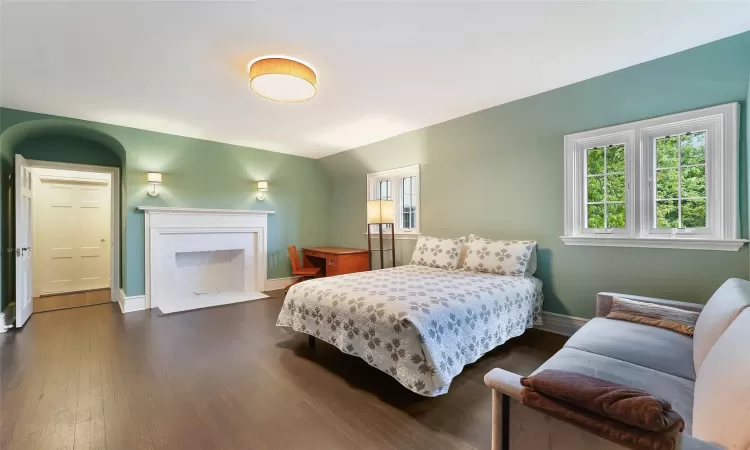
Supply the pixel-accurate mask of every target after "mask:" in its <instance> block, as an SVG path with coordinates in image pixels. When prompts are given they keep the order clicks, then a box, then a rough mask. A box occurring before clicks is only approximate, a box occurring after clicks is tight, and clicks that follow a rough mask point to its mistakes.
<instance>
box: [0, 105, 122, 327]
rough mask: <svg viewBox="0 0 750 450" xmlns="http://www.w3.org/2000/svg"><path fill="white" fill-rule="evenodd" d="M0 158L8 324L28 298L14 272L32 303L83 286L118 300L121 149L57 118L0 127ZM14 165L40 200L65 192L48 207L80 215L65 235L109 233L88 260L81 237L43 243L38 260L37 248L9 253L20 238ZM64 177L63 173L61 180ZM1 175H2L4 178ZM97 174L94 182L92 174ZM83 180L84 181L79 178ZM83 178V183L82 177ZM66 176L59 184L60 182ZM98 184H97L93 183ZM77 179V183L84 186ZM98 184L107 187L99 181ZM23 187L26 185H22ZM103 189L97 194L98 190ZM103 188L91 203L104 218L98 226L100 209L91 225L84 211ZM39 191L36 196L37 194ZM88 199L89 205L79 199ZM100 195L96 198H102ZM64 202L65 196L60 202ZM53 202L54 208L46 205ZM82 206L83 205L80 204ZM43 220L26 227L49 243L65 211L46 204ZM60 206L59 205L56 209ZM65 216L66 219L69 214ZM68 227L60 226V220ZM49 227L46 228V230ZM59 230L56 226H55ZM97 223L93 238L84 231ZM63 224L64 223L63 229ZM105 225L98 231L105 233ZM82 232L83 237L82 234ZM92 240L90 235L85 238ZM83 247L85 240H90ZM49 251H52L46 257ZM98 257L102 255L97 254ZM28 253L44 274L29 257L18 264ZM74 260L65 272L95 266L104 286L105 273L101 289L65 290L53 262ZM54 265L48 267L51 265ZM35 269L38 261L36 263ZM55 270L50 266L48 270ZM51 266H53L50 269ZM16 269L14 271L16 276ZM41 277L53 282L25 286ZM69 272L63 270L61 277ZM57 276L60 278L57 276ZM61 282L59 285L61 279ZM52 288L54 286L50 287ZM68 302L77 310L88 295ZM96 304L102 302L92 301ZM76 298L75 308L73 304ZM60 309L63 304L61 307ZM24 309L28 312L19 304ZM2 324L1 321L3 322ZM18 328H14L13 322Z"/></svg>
mask: <svg viewBox="0 0 750 450" xmlns="http://www.w3.org/2000/svg"><path fill="white" fill-rule="evenodd" d="M0 151H2V163H3V166H4V167H2V169H3V170H2V173H3V176H2V184H3V192H4V193H6V195H4V196H3V197H4V198H3V206H4V207H3V208H2V216H3V217H2V219H3V220H2V222H3V229H2V238H3V248H5V249H8V250H13V251H7V252H3V256H4V257H3V260H4V261H3V264H2V288H3V289H2V290H3V291H4V292H5V301H4V302H3V303H4V304H3V309H5V307H6V305H8V304H11V303H16V305H15V306H16V308H15V311H12V312H11V314H13V313H15V314H14V315H15V316H16V317H18V316H19V306H22V305H24V304H23V303H21V300H22V299H28V293H24V292H20V291H19V288H18V286H23V283H20V284H19V281H18V280H19V276H20V274H19V273H20V271H21V270H23V269H24V267H25V268H27V269H28V268H30V270H31V274H32V277H31V280H32V283H31V284H30V285H29V287H28V289H29V290H31V294H32V297H37V298H38V297H39V296H41V295H45V294H54V293H55V291H59V292H60V293H62V292H78V290H81V289H84V288H86V287H91V288H94V287H98V288H99V290H100V291H105V290H106V291H107V294H106V297H107V300H116V299H117V298H119V289H120V284H121V278H122V277H121V275H122V269H121V267H122V264H121V261H122V239H121V234H122V230H123V228H122V207H121V205H122V204H124V199H123V189H122V186H123V180H122V176H121V175H122V168H123V167H124V166H125V149H124V148H123V146H122V145H121V144H120V143H119V141H117V140H116V139H114V138H113V137H112V136H110V135H108V134H106V133H103V132H101V131H99V130H96V129H93V128H90V127H88V126H85V125H81V124H78V123H71V122H69V121H66V120H64V119H49V120H38V121H32V122H26V123H22V124H18V125H16V126H13V127H11V128H8V129H7V130H6V131H5V132H4V133H3V134H2V136H0ZM17 155H18V156H20V157H21V160H25V161H27V163H24V165H25V166H28V174H29V178H30V179H33V180H36V181H34V183H37V184H35V186H37V187H38V188H40V187H43V188H44V189H43V192H45V193H46V194H45V195H48V194H49V192H57V193H61V192H62V193H68V194H70V195H69V196H68V197H69V198H67V200H66V199H64V198H62V197H60V198H58V199H57V200H55V201H62V202H63V203H65V201H68V203H70V204H68V205H62V206H64V207H75V208H78V211H77V213H80V214H88V216H87V217H86V218H79V220H81V221H83V222H81V223H83V224H84V226H83V227H81V225H80V224H78V225H73V226H68V229H69V230H68V231H69V232H71V231H70V230H75V229H81V230H82V231H79V235H81V236H85V235H93V234H103V232H102V231H101V230H104V229H105V228H106V229H107V230H108V231H109V232H108V233H107V234H106V237H104V236H102V237H97V238H96V240H97V241H98V242H100V244H99V245H100V250H102V252H100V253H99V254H98V255H96V254H95V253H96V251H95V250H96V245H94V244H92V243H91V242H83V238H80V239H79V240H81V242H80V243H78V244H75V245H68V244H67V243H66V244H63V245H59V243H58V244H55V243H51V242H48V243H47V244H46V245H47V248H46V253H45V252H43V251H42V250H43V248H41V247H36V246H32V245H28V246H18V248H16V247H17V246H16V240H17V239H16V238H17V237H19V236H20V235H21V233H18V231H19V230H17V229H16V227H17V225H16V222H17V218H18V216H17V214H16V211H17V210H18V206H19V205H16V198H18V196H17V193H18V192H17V191H18V189H17V188H16V185H17V181H18V180H17V179H16V178H17V176H15V175H16V173H17V170H16V169H17V168H16V160H17V159H18V156H17ZM66 171H67V173H66ZM6 174H7V175H6ZM96 174H98V175H96ZM83 175H86V176H83ZM89 175H90V176H89ZM66 177H67V178H66ZM97 177H98V178H99V179H98V180H97V179H96V178H97ZM84 178H85V179H84ZM104 179H106V180H108V181H106V182H105V181H103V180H104ZM52 185H55V186H56V187H57V188H58V189H57V190H56V191H55V190H51V188H50V186H52ZM29 186H31V182H30V184H29ZM103 186H104V187H103ZM105 187H106V189H107V190H106V193H105V192H104V191H102V192H99V193H98V194H97V195H99V197H97V199H98V200H97V201H100V204H101V205H105V204H106V207H107V208H108V209H107V214H106V216H107V217H108V218H107V221H106V224H103V219H101V217H103V216H104V212H102V211H103V208H104V206H102V211H100V212H99V213H98V214H99V215H98V216H96V217H99V219H95V218H94V216H92V215H91V211H94V210H95V209H96V208H94V207H92V205H93V204H95V203H96V202H95V201H94V200H93V197H91V196H92V195H93V193H95V192H98V191H97V190H98V189H100V188H101V189H104V188H105ZM41 192H42V190H40V193H41ZM85 195H88V196H89V197H90V198H84V196H85ZM102 196H103V197H102ZM63 197H65V196H63ZM32 201H33V203H34V207H33V208H32V209H34V211H37V209H38V208H40V207H41V206H40V205H41V204H42V203H43V202H41V201H40V202H36V201H34V200H32ZM53 203H54V202H53ZM84 203H86V205H84ZM46 206H47V208H49V209H48V212H49V214H52V215H49V214H47V213H45V214H47V217H46V219H45V218H43V217H42V216H43V215H44V214H40V218H41V220H37V221H33V220H30V222H33V223H31V224H29V230H31V231H29V232H30V233H34V234H36V233H46V236H56V237H59V235H61V234H63V228H64V227H62V226H60V224H56V223H55V222H60V220H61V218H62V217H64V216H59V215H57V216H56V215H54V214H53V213H58V212H60V211H64V210H65V208H64V207H62V208H57V209H55V208H54V205H52V204H51V203H50V202H46ZM57 206H60V205H57ZM71 214H73V213H71ZM65 220H68V221H69V218H68V219H65ZM45 222H47V223H46V226H44V227H41V228H40V227H37V226H35V225H34V224H36V225H39V224H40V223H45ZM51 223H52V225H50V224H51ZM60 223H62V222H60ZM95 223H99V224H100V226H99V231H97V232H96V233H94V232H92V228H91V226H92V224H95ZM68 225H70V224H68ZM105 225H106V227H105ZM86 231H88V233H86ZM89 237H90V238H92V239H93V236H89ZM90 241H91V239H90ZM25 247H29V248H32V250H23V248H25ZM50 249H53V250H50ZM104 250H106V252H105V251H104ZM31 251H33V254H34V255H39V256H43V255H44V258H46V259H47V260H49V261H48V262H49V264H47V265H46V266H44V268H40V267H38V265H37V264H35V263H34V262H33V260H34V258H30V260H31V261H28V262H27V263H25V262H24V260H25V258H24V257H22V256H29V255H31V254H32V253H31ZM52 251H54V252H56V253H55V255H52V256H50V252H52ZM96 256H98V257H100V258H105V260H107V261H108V262H107V268H106V270H105V269H102V268H101V267H102V266H101V265H97V264H95V263H93V261H94V260H95V259H96V258H95V257H96ZM66 258H67V260H68V261H74V262H73V263H72V265H71V267H76V268H80V267H83V266H86V265H87V267H89V269H88V270H90V271H92V272H93V271H94V270H93V269H94V268H96V267H99V272H101V273H100V274H99V275H98V277H99V278H100V279H101V280H104V279H105V277H104V276H102V274H105V273H106V274H108V276H106V286H107V288H106V289H104V288H103V287H102V286H104V282H103V281H102V282H101V283H99V284H92V283H89V284H88V285H86V284H85V283H83V284H81V283H78V284H76V283H72V282H71V281H70V280H67V281H66V279H67V278H75V277H67V275H70V274H69V273H68V274H67V275H65V274H63V272H65V270H62V269H61V266H62V265H61V264H60V263H61V262H63V261H66ZM53 260H54V261H53ZM36 261H37V262H38V261H40V259H39V258H38V259H37V260H36ZM51 265H55V266H56V267H50V266H51ZM58 266H59V267H58ZM19 269H20V270H19ZM41 270H44V271H45V272H44V275H45V277H46V278H48V279H54V281H56V282H57V284H55V283H51V282H48V283H46V287H45V286H42V285H40V284H39V283H36V284H34V283H33V279H34V278H37V280H39V279H41V278H40V277H39V276H38V275H40V273H37V274H36V275H37V277H34V276H33V275H34V272H39V271H41ZM68 272H70V270H68ZM61 274H62V275H61ZM89 275H92V273H88V274H81V275H79V276H78V277H77V279H79V280H84V279H86V280H93V279H94V278H95V277H93V276H89ZM66 277H67V278H66ZM50 285H54V286H55V287H50ZM79 297H80V298H78V299H77V300H76V301H72V302H71V301H70V299H71V298H72V297H69V298H67V299H66V300H65V301H66V302H67V304H70V305H71V306H84V305H85V304H86V303H90V302H91V298H92V297H91V295H88V294H86V295H85V296H79ZM96 298H100V299H101V298H103V297H102V295H99V296H98V297H96ZM82 299H83V302H81V300H82ZM63 304H66V303H65V302H63ZM26 306H28V305H26ZM7 321H8V319H7V318H6V322H7ZM17 325H18V323H17Z"/></svg>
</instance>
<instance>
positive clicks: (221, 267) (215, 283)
mask: <svg viewBox="0 0 750 450" xmlns="http://www.w3.org/2000/svg"><path fill="white" fill-rule="evenodd" d="M175 270H176V272H177V273H176V275H177V282H178V283H177V288H178V290H179V293H180V295H182V296H191V295H195V296H201V295H209V294H223V293H233V292H243V291H244V290H245V279H244V274H245V251H244V250H243V249H235V250H212V251H191V252H177V253H175Z"/></svg>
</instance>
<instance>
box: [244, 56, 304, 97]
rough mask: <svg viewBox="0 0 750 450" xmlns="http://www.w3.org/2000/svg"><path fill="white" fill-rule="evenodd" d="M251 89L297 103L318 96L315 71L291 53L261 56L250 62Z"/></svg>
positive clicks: (260, 93) (266, 95)
mask: <svg viewBox="0 0 750 450" xmlns="http://www.w3.org/2000/svg"><path fill="white" fill-rule="evenodd" d="M247 71H248V74H249V76H250V89H252V90H253V91H254V92H255V93H256V94H258V95H260V96H261V97H263V98H267V99H269V100H274V101H277V102H285V103H294V102H304V101H305V100H310V99H311V98H313V97H314V96H315V84H316V83H317V81H318V77H317V74H316V73H315V70H314V69H313V68H312V67H310V66H309V65H307V64H306V63H304V62H302V61H300V60H298V59H294V58H290V57H288V56H262V57H260V58H256V59H254V60H252V61H250V63H248V65H247Z"/></svg>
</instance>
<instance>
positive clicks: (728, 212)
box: [560, 103, 747, 251]
mask: <svg viewBox="0 0 750 450" xmlns="http://www.w3.org/2000/svg"><path fill="white" fill-rule="evenodd" d="M738 118H739V105H738V104H737V103H730V104H726V105H720V106H714V107H710V108H705V109H700V110H695V111H689V112H684V113H679V114H673V115H669V116H663V117H657V118H654V119H647V120H642V121H638V122H632V123H628V124H623V125H616V126H613V127H608V128H602V129H598V130H591V131H586V132H582V133H576V134H571V135H567V136H565V190H564V201H565V219H564V220H565V230H564V233H565V234H564V236H561V237H560V239H562V241H563V242H564V243H565V244H566V245H591V246H615V247H651V248H685V249H701V250H725V251H736V250H739V249H740V248H742V246H743V245H744V243H745V242H747V240H745V239H739V226H738V224H739V180H738V173H739V160H738V144H739V142H738V141H739V134H738V130H739V128H738ZM703 130H705V131H707V133H706V141H705V152H706V224H707V226H706V227H705V228H694V229H658V228H655V227H653V226H652V224H653V223H654V220H655V211H654V207H655V200H654V199H655V195H656V194H655V192H656V183H655V182H654V181H655V180H653V179H652V178H653V174H654V173H655V167H654V165H655V149H654V142H655V140H656V139H657V138H660V137H664V136H670V135H671V136H674V135H678V134H682V133H685V132H689V131H690V132H695V131H703ZM621 143H624V144H625V174H626V175H625V176H626V179H625V183H626V194H625V211H626V226H625V228H619V229H588V228H586V187H587V185H586V181H587V171H586V151H587V149H589V148H592V147H600V146H607V145H615V144H621Z"/></svg>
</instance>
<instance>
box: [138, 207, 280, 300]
mask: <svg viewBox="0 0 750 450" xmlns="http://www.w3.org/2000/svg"><path fill="white" fill-rule="evenodd" d="M138 209H139V210H142V211H144V213H145V244H146V246H145V257H146V261H145V262H146V295H145V307H146V308H159V309H160V311H161V312H162V313H164V314H169V313H173V312H180V311H186V310H191V309H198V308H206V307H210V306H218V305H225V304H230V303H237V302H242V301H248V300H256V299H259V298H265V297H266V295H264V294H263V293H262V292H261V291H262V290H263V286H264V283H265V281H266V263H267V250H266V245H267V235H268V214H273V211H252V210H233V209H202V208H168V207H149V206H144V207H139V208H138Z"/></svg>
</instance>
